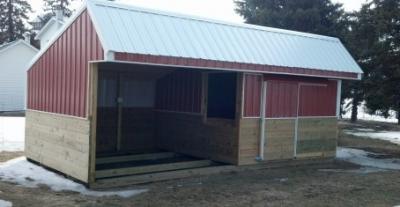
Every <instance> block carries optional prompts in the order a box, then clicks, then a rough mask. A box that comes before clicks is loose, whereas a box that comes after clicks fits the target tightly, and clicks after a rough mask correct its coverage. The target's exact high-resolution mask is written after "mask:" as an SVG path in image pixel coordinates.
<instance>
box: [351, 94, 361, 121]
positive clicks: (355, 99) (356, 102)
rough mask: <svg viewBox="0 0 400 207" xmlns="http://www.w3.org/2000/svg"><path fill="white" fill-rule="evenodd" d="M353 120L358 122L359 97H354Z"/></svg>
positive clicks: (352, 106)
mask: <svg viewBox="0 0 400 207" xmlns="http://www.w3.org/2000/svg"><path fill="white" fill-rule="evenodd" d="M351 104H352V105H351V119H350V120H351V122H357V115H358V104H359V101H358V97H353V100H352V103H351Z"/></svg>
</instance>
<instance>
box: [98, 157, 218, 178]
mask: <svg viewBox="0 0 400 207" xmlns="http://www.w3.org/2000/svg"><path fill="white" fill-rule="evenodd" d="M213 163H214V162H213V161H211V160H198V161H188V162H175V163H166V164H156V165H147V166H137V167H127V168H118V169H107V170H98V171H96V179H98V178H107V177H118V176H126V175H137V174H145V173H155V172H163V171H171V170H181V169H190V168H200V167H207V166H211V165H212V164H213Z"/></svg>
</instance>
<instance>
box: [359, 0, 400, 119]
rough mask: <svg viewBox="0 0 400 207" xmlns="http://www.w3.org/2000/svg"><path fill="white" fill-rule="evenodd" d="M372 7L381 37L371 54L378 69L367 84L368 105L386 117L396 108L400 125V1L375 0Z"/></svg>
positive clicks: (375, 24) (378, 33) (377, 38)
mask: <svg viewBox="0 0 400 207" xmlns="http://www.w3.org/2000/svg"><path fill="white" fill-rule="evenodd" d="M368 6H369V8H370V10H371V13H372V18H371V19H372V24H373V25H374V27H375V29H376V32H377V37H376V41H375V48H374V52H375V53H374V55H373V56H372V57H371V59H372V61H373V62H374V63H375V64H374V67H375V70H374V71H373V72H372V73H371V74H370V80H369V82H368V83H367V85H366V88H367V90H368V92H367V93H366V101H367V107H368V109H369V110H370V112H371V113H372V112H376V111H379V112H381V114H382V115H383V116H385V117H386V116H388V115H389V111H390V110H394V111H395V112H396V113H397V119H398V123H399V124H400V0H385V1H382V0H372V2H371V3H369V4H368Z"/></svg>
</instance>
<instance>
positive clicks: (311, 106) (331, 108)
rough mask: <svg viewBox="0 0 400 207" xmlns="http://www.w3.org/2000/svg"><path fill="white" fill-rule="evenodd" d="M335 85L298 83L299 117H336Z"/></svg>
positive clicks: (333, 82) (334, 82)
mask: <svg viewBox="0 0 400 207" xmlns="http://www.w3.org/2000/svg"><path fill="white" fill-rule="evenodd" d="M336 84H337V82H336V81H327V82H325V83H321V84H307V83H300V100H299V116H336V91H337V86H336Z"/></svg>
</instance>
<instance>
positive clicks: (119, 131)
mask: <svg viewBox="0 0 400 207" xmlns="http://www.w3.org/2000/svg"><path fill="white" fill-rule="evenodd" d="M121 76H122V75H121V74H118V80H117V94H118V95H117V97H118V98H117V100H116V101H117V106H118V112H117V113H118V120H117V152H119V151H121V140H122V109H123V101H124V100H123V97H122V95H123V86H122V78H121Z"/></svg>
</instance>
